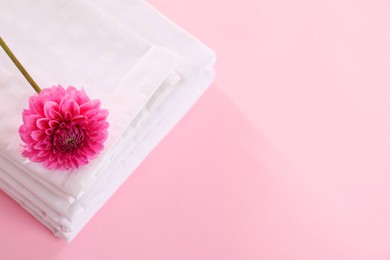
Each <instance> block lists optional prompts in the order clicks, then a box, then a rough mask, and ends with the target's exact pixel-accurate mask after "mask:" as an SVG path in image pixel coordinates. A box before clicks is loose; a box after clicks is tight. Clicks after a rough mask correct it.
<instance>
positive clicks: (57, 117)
mask: <svg viewBox="0 0 390 260" xmlns="http://www.w3.org/2000/svg"><path fill="white" fill-rule="evenodd" d="M107 116H108V110H105V109H101V108H100V100H90V98H89V97H88V96H87V95H86V94H85V91H84V90H83V89H82V90H77V89H76V88H75V87H72V86H70V87H68V88H67V89H64V88H63V87H62V86H58V87H57V86H54V87H51V88H46V89H43V90H42V91H41V92H40V93H39V94H38V95H34V96H32V97H30V99H29V108H28V109H25V110H24V111H23V124H22V125H21V126H20V128H19V134H20V137H21V139H22V140H23V142H24V145H23V151H22V155H23V156H24V157H27V158H28V159H30V160H31V161H33V162H41V163H43V166H44V167H45V168H47V169H59V170H69V169H72V168H79V167H80V166H82V165H85V164H88V162H89V161H90V160H91V159H93V158H95V157H97V155H98V154H99V153H100V151H101V150H102V149H103V143H104V142H105V141H106V139H107V136H108V132H107V128H108V126H109V124H108V122H107V121H106V118H107Z"/></svg>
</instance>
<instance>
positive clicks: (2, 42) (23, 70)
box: [0, 37, 41, 94]
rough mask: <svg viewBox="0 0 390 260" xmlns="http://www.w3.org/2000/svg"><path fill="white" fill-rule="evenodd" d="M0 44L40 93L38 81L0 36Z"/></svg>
mask: <svg viewBox="0 0 390 260" xmlns="http://www.w3.org/2000/svg"><path fill="white" fill-rule="evenodd" d="M0 46H1V47H2V48H3V49H4V51H5V53H7V55H8V57H10V58H11V60H12V62H13V63H14V64H15V66H16V67H17V68H18V69H19V70H20V72H21V73H22V74H23V76H24V77H25V78H26V80H27V81H28V83H30V85H31V86H32V87H33V89H34V90H35V92H37V93H38V94H39V92H41V88H40V87H39V86H38V84H37V83H35V81H34V80H33V78H32V77H31V76H30V74H28V72H27V71H26V69H25V68H24V67H23V66H22V64H21V63H20V62H19V61H18V59H17V58H16V57H15V55H14V54H13V53H12V51H11V50H10V49H9V48H8V46H7V44H5V42H4V41H3V39H2V38H1V37H0Z"/></svg>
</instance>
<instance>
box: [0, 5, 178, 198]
mask: <svg viewBox="0 0 390 260" xmlns="http://www.w3.org/2000/svg"><path fill="white" fill-rule="evenodd" d="M2 1H3V2H4V3H1V6H2V13H1V14H0V28H1V33H2V35H3V37H4V38H5V39H6V40H7V41H8V42H9V45H10V46H12V49H14V51H15V53H17V55H18V56H19V59H20V60H22V61H23V63H25V64H26V66H27V67H28V68H29V70H30V72H31V74H32V75H34V77H35V78H36V80H37V81H38V82H40V83H41V85H43V86H51V85H53V84H58V83H63V82H70V80H71V79H74V83H73V84H74V85H82V86H84V88H85V89H86V91H87V93H88V94H89V95H90V96H92V97H96V98H100V99H102V101H103V106H105V107H106V108H108V109H109V110H110V112H111V115H110V117H109V122H110V124H111V127H110V132H109V133H110V135H109V137H108V139H107V141H106V144H105V147H106V148H105V150H104V151H103V153H102V155H101V156H100V157H99V158H98V159H96V160H94V161H92V162H91V163H90V165H88V167H82V168H81V169H78V170H76V171H77V174H73V173H74V172H75V171H69V172H67V173H63V172H59V171H47V170H46V169H44V168H43V167H42V165H40V164H36V163H30V162H28V161H27V162H26V161H25V160H24V159H23V158H22V157H21V156H20V147H19V146H17V145H15V144H17V143H19V139H20V138H19V136H18V133H17V129H18V126H19V125H20V124H21V121H20V120H21V119H20V112H21V110H22V109H23V108H24V107H26V106H27V100H28V96H29V95H31V94H32V89H30V88H29V86H27V84H26V83H25V82H22V80H23V79H21V80H19V81H18V80H16V79H18V78H20V77H21V75H20V73H19V72H18V71H17V69H16V68H14V65H13V64H12V63H11V62H10V60H9V59H8V58H6V57H4V56H5V54H3V53H2V56H0V57H1V58H2V59H1V62H2V63H1V64H2V73H3V74H2V78H3V80H2V90H3V93H4V94H3V96H2V99H4V100H5V101H6V102H5V103H3V104H2V106H1V107H0V116H1V118H2V122H3V123H2V125H3V127H2V128H1V129H0V136H1V138H0V153H2V154H3V155H4V156H5V155H7V156H8V159H10V160H12V161H13V162H14V163H16V164H18V165H21V167H23V169H24V170H25V172H26V173H27V174H29V175H30V176H31V177H33V178H35V179H36V180H37V181H39V182H41V183H44V185H46V186H47V187H48V188H49V189H51V190H52V191H53V192H56V193H57V194H58V195H59V196H62V197H63V198H64V199H67V200H69V201H72V200H74V199H76V198H78V197H80V196H81V195H82V193H83V192H84V191H85V188H86V187H88V186H89V185H91V183H92V182H93V181H95V180H96V179H97V177H98V169H99V168H101V167H102V164H103V163H104V161H105V160H104V159H105V158H106V157H107V156H108V154H109V153H110V152H111V153H115V151H112V150H114V148H115V143H119V142H120V136H121V135H122V134H123V133H124V132H125V131H126V128H127V126H128V124H129V123H130V122H131V121H132V120H133V119H134V118H135V116H136V115H137V114H138V113H139V112H140V111H141V110H142V108H143V107H144V106H145V104H146V103H147V101H148V100H149V99H150V98H151V97H152V95H153V94H154V93H155V92H156V91H157V90H158V88H159V87H160V86H161V85H162V83H163V82H164V81H165V80H167V79H168V78H169V76H170V75H172V74H173V72H174V69H175V67H176V56H175V54H174V53H172V52H170V51H168V50H166V49H164V48H161V47H152V46H151V45H149V44H147V43H146V42H145V41H143V40H142V39H141V38H140V37H138V36H137V35H136V34H134V33H132V32H131V31H130V30H129V29H127V28H125V27H123V26H120V25H119V24H118V23H116V22H115V21H114V20H113V19H111V18H110V17H109V16H107V15H104V14H103V13H101V12H100V11H98V10H97V8H95V7H94V6H92V5H91V4H88V3H86V2H83V1H76V0H70V1H69V0H67V1H65V0H57V1H44V0H41V1H34V2H31V1H25V0H16V1H4V0H2ZM24 12H27V13H26V14H25V13H24ZM19 15H21V16H22V17H23V19H21V20H20V22H19V19H18V22H17V23H16V22H15V21H14V17H17V16H19ZM43 17H44V19H43ZM48 25H50V26H48ZM25 27H27V28H25ZM76 32H77V33H76ZM74 35H76V36H74ZM37 42H38V43H39V45H38V46H37V44H36V43H37ZM26 43H32V44H26ZM34 43H35V44H34ZM64 54H66V56H64ZM53 61H60V62H58V63H56V64H55V66H53ZM55 80H57V81H55ZM65 84H66V83H65ZM68 84H72V83H68ZM15 90H17V91H15ZM15 93H17V94H16V95H15ZM15 99H17V100H18V102H15V101H14V100H15Z"/></svg>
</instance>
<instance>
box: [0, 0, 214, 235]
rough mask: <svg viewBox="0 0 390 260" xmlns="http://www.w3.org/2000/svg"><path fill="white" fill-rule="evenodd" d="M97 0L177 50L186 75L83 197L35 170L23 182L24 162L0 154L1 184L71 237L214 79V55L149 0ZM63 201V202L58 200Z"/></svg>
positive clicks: (158, 100)
mask: <svg viewBox="0 0 390 260" xmlns="http://www.w3.org/2000/svg"><path fill="white" fill-rule="evenodd" d="M93 2H94V4H96V6H97V7H98V8H99V9H101V10H102V11H103V12H106V11H107V13H108V14H109V15H110V16H111V17H113V19H118V21H119V22H120V23H121V24H122V25H124V26H126V27H130V28H131V29H132V30H133V31H134V32H137V33H138V35H139V36H141V37H142V38H143V39H144V40H145V41H147V42H148V43H150V44H152V45H161V46H164V47H166V48H169V49H171V50H173V51H175V52H177V53H178V59H177V60H178V63H179V65H178V67H177V70H176V71H177V72H178V74H179V75H180V76H181V77H182V80H181V81H180V82H179V83H178V84H176V86H175V87H172V86H173V85H174V83H175V79H173V80H172V79H171V80H172V82H171V83H172V84H169V83H167V82H165V83H164V84H166V85H171V87H168V88H167V89H168V90H167V91H163V89H164V88H162V87H163V85H164V84H162V86H160V90H158V91H156V92H155V95H154V96H152V97H151V98H150V99H149V101H148V102H147V104H146V105H145V107H144V109H142V110H141V111H140V112H139V113H138V114H137V116H136V117H135V118H134V120H133V121H132V123H131V124H130V127H128V128H127V130H126V131H125V133H124V134H123V136H122V137H123V139H122V142H118V144H117V145H118V147H120V148H118V150H120V151H121V152H120V153H119V154H116V155H115V156H112V158H110V162H109V163H107V167H106V168H105V169H104V170H103V173H102V174H101V175H99V176H100V177H101V178H100V177H99V178H97V179H96V180H95V182H92V184H90V185H89V186H86V187H84V191H83V192H82V193H81V194H79V195H78V197H77V196H75V197H72V196H71V197H70V198H73V200H72V199H70V198H69V197H65V198H64V197H63V196H58V195H59V194H57V193H53V190H52V187H51V188H48V187H47V183H44V182H42V180H41V179H32V178H31V176H30V175H26V176H27V177H30V179H28V180H29V181H30V182H29V181H27V182H24V184H22V183H21V182H19V181H20V179H19V181H18V180H16V178H15V176H14V173H15V172H17V171H20V169H19V168H18V167H20V164H18V165H15V164H12V161H9V160H8V158H5V157H2V158H0V168H1V169H3V170H0V181H1V182H0V186H1V187H2V188H3V189H4V190H5V191H6V192H7V193H8V194H10V196H12V197H13V198H15V200H16V201H18V202H19V203H20V204H21V205H22V206H23V207H24V208H26V210H27V211H29V212H30V213H31V214H33V215H34V216H35V217H37V218H38V220H39V221H41V222H42V223H43V224H45V225H46V226H47V227H48V228H49V229H51V230H52V231H53V232H54V233H55V234H56V235H58V236H60V237H63V238H65V239H67V240H71V239H73V238H74V237H75V236H76V235H77V233H78V232H79V231H80V230H81V228H82V227H83V226H84V225H85V224H86V223H87V221H88V220H89V219H90V218H91V217H92V216H93V215H94V214H95V213H96V212H97V210H98V209H99V208H100V207H101V206H102V205H103V204H104V202H105V201H106V200H107V199H108V198H109V197H110V196H111V195H112V193H113V192H114V191H115V190H116V189H117V188H118V187H119V186H120V184H121V183H122V182H123V181H124V180H125V179H126V178H127V177H128V176H129V174H130V173H131V172H132V171H133V170H134V169H135V168H136V167H137V165H139V163H140V162H141V161H142V160H143V158H145V156H146V155H147V154H148V153H149V152H150V151H151V150H152V149H153V147H154V146H155V145H157V143H158V142H159V141H160V140H161V139H162V138H163V137H164V136H165V135H166V134H167V133H168V131H169V130H170V129H171V128H172V127H173V126H174V125H175V124H176V123H177V121H178V120H179V119H180V118H181V117H182V116H183V114H184V113H185V112H186V111H187V110H188V109H189V108H190V107H191V106H192V104H193V103H194V102H195V101H196V100H197V99H198V98H199V96H200V95H201V94H202V92H203V91H204V90H205V89H206V87H207V86H209V84H210V82H211V80H212V78H213V70H212V64H213V63H214V59H215V54H214V53H213V52H212V51H211V50H209V49H208V48H207V47H205V46H204V45H203V44H201V43H200V42H199V41H198V40H196V39H195V38H194V37H192V36H190V35H189V34H188V33H186V32H184V31H183V30H181V29H180V28H178V27H177V26H176V25H174V24H173V23H172V22H170V21H169V20H167V19H166V18H165V17H163V16H162V15H161V14H160V13H158V12H157V11H156V10H154V9H153V8H152V7H150V6H149V5H148V4H147V3H145V2H143V1H135V0H131V1H115V2H114V1H107V2H104V1H97V0H96V1H95V0H93ZM120 10H125V11H124V13H125V14H126V15H121V14H123V13H122V12H121V11H120ZM0 16H1V13H0ZM156 35H157V36H158V37H156ZM176 80H177V79H176ZM169 81H170V80H168V82H169ZM105 160H107V158H105ZM12 167H14V168H12ZM4 168H7V169H4ZM10 173H11V174H10ZM34 181H35V182H34ZM40 181H41V182H40ZM70 183H71V182H70ZM34 187H35V188H34ZM37 187H38V188H37ZM34 189H35V190H34ZM32 190H34V191H35V192H32ZM39 192H40V193H42V194H38V195H39V196H37V194H36V193H39ZM45 192H46V193H47V194H46V193H45ZM43 193H45V194H43ZM61 195H64V194H61ZM61 200H62V202H61V203H64V204H61V203H60V204H58V205H57V203H59V201H61ZM59 211H60V212H59Z"/></svg>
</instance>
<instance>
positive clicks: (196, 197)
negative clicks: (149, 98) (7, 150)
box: [0, 0, 390, 260]
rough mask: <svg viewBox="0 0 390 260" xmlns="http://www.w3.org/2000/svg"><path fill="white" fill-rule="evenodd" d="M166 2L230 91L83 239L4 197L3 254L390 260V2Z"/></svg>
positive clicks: (187, 121)
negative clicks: (211, 56) (211, 54)
mask: <svg viewBox="0 0 390 260" xmlns="http://www.w3.org/2000/svg"><path fill="white" fill-rule="evenodd" d="M151 3H152V4H154V5H155V6H156V7H158V8H159V9H160V10H161V11H163V12H164V13H165V14H167V15H168V16H169V17H171V18H172V19H173V20H174V21H176V22H177V23H178V24H180V25H181V26H183V27H184V28H186V29H187V30H189V31H190V32H192V33H193V34H194V35H196V36H197V37H199V38H200V39H202V40H203V41H204V42H206V43H207V44H208V45H210V46H211V47H212V48H214V49H215V50H216V51H217V53H218V54H219V60H218V64H217V66H216V68H217V72H218V75H217V79H216V81H215V84H214V85H213V86H212V87H211V88H210V90H209V91H208V92H207V93H206V94H205V95H204V97H203V98H202V99H201V100H200V101H199V102H198V103H197V104H196V106H195V107H194V108H193V109H192V111H191V112H190V113H189V114H188V115H187V116H186V117H185V118H184V119H183V120H182V121H181V122H180V124H179V125H178V126H177V127H176V128H175V130H174V131H173V132H172V133H171V134H170V135H169V136H168V137H167V138H166V139H165V140H164V141H163V142H162V143H161V145H160V146H159V147H158V148H156V149H155V150H154V152H153V153H152V154H151V155H150V156H149V157H148V158H147V160H146V161H145V162H144V163H143V164H142V165H141V166H140V167H139V168H138V169H137V171H136V172H135V173H134V174H133V175H132V176H131V177H130V179H129V180H128V181H127V182H126V183H125V185H124V186H123V187H122V188H121V189H120V190H119V191H118V192H117V193H116V194H115V195H114V196H113V198H112V199H111V200H110V201H109V203H107V204H106V205H105V206H104V207H103V209H102V210H101V211H100V212H99V213H98V214H97V216H96V217H95V218H94V219H93V220H92V221H91V222H90V223H89V225H88V226H87V227H86V228H85V229H84V230H83V231H82V233H81V234H80V235H79V237H78V238H76V239H75V240H74V241H73V242H72V243H71V244H66V243H65V242H63V241H61V240H58V239H56V238H54V237H53V236H52V235H51V234H50V233H49V231H47V230H46V229H45V228H44V227H42V226H41V225H40V224H39V223H38V222H37V221H36V220H34V219H33V218H32V217H31V216H29V215H28V214H27V213H25V212H24V211H23V210H22V209H21V208H20V207H19V206H17V204H16V203H14V202H13V201H12V200H11V199H9V198H8V197H7V196H5V195H4V194H3V193H0V212H1V214H0V230H1V231H2V232H1V233H0V245H1V250H0V259H2V260H3V259H27V258H29V259H187V260H192V259H194V260H195V259H224V260H225V259H245V260H246V259H272V260H273V259H282V260H284V259H294V260H295V259H297V260H298V259H299V260H306V259H311V260H312V259H326V260H328V259H343V260H344V259H353V260H359V259H364V260H367V259H370V260H376V259H390V203H389V197H390V176H389V174H390V160H389V156H390V131H389V130H390V102H389V101H390V77H389V73H388V70H389V67H390V50H389V46H390V2H389V1H385V0H383V1H380V0H373V1H352V0H351V1H349V0H341V1H340V0H329V1H306V0H296V1H288V0H275V1H266V0H246V1H230V0H227V1H206V0H186V1H178V0H153V1H151Z"/></svg>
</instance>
